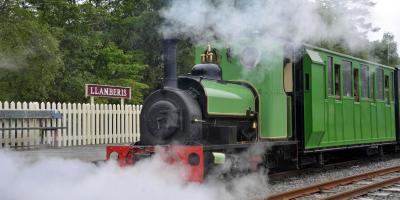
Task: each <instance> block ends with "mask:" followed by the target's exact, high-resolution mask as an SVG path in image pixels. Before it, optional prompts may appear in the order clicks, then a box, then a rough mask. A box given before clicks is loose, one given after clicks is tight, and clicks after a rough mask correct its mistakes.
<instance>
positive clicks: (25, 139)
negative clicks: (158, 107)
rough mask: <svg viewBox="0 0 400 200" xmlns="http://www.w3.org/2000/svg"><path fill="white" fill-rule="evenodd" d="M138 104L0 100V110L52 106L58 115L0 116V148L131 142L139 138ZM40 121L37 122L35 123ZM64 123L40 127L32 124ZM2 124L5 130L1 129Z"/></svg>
mask: <svg viewBox="0 0 400 200" xmlns="http://www.w3.org/2000/svg"><path fill="white" fill-rule="evenodd" d="M141 108H142V106H141V105H124V106H121V105H110V104H80V103H57V104H56V103H38V102H30V103H27V102H23V103H21V102H16V103H15V102H10V103H9V102H0V110H54V111H59V112H60V113H61V115H62V118H61V119H40V120H41V121H40V120H39V119H0V148H2V147H31V146H37V145H50V146H56V147H62V146H78V145H93V144H120V143H132V142H136V141H138V140H139V128H140V127H139V114H140V111H141ZM39 124H40V125H39ZM39 126H43V127H66V128H64V129H58V130H57V131H41V130H38V129H35V130H30V129H22V130H21V129H19V130H9V129H12V128H30V127H31V128H32V127H39ZM1 128H5V129H7V130H1Z"/></svg>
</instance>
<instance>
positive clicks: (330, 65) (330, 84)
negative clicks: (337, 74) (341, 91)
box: [327, 56, 333, 95]
mask: <svg viewBox="0 0 400 200" xmlns="http://www.w3.org/2000/svg"><path fill="white" fill-rule="evenodd" d="M327 62H328V63H327V64H328V66H327V67H328V95H333V80H332V71H333V70H332V69H333V58H332V57H330V56H328V61H327Z"/></svg>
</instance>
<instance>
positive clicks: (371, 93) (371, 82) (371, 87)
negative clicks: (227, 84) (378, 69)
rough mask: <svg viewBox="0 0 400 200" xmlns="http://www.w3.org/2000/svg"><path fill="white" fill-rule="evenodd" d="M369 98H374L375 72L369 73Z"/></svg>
mask: <svg viewBox="0 0 400 200" xmlns="http://www.w3.org/2000/svg"><path fill="white" fill-rule="evenodd" d="M369 98H371V99H375V72H371V74H370V75H369Z"/></svg>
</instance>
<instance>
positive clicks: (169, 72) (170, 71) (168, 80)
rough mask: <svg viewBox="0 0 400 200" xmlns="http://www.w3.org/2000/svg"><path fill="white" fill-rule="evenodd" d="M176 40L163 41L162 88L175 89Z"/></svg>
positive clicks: (176, 83)
mask: <svg viewBox="0 0 400 200" xmlns="http://www.w3.org/2000/svg"><path fill="white" fill-rule="evenodd" d="M177 42H178V40H177V39H176V38H168V39H164V41H163V47H164V86H166V87H172V88H177V87H178V82H177V78H176V45H177Z"/></svg>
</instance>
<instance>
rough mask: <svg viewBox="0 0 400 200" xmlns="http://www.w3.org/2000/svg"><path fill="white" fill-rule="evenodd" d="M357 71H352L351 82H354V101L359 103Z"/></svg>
mask: <svg viewBox="0 0 400 200" xmlns="http://www.w3.org/2000/svg"><path fill="white" fill-rule="evenodd" d="M358 76H359V75H358V69H354V71H353V80H354V100H355V101H360V95H359V91H358V84H359V77H358Z"/></svg>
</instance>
